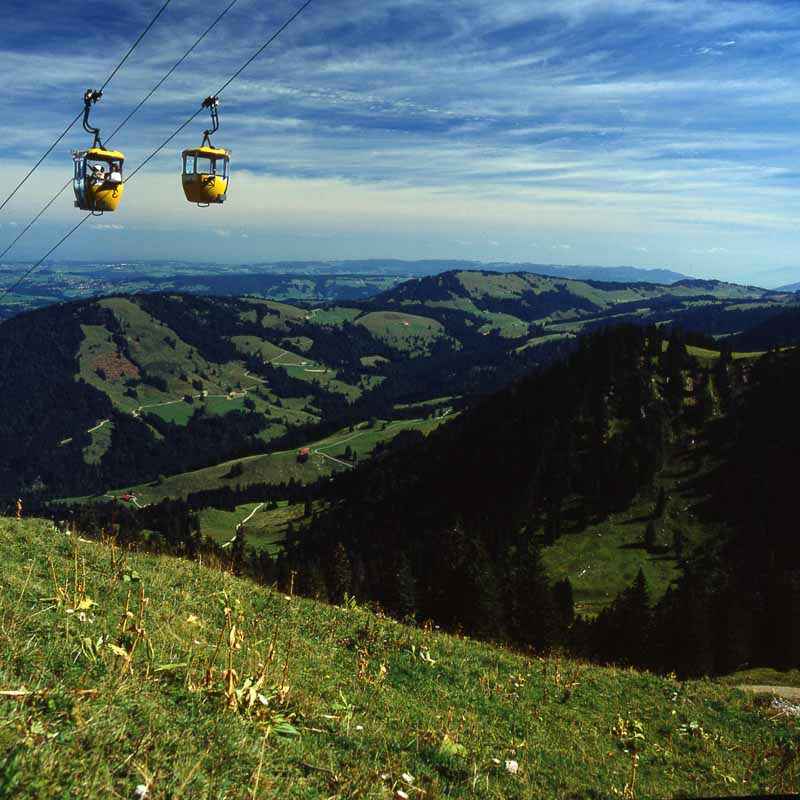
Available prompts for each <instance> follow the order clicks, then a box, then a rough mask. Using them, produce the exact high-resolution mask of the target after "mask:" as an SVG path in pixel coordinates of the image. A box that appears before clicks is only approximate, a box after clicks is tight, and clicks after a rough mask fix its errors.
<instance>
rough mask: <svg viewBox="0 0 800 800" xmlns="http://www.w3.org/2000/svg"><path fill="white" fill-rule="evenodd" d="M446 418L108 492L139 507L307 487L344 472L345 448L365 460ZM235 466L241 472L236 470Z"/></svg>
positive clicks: (402, 423)
mask: <svg viewBox="0 0 800 800" xmlns="http://www.w3.org/2000/svg"><path fill="white" fill-rule="evenodd" d="M448 418H449V417H445V416H440V417H435V418H431V419H412V420H398V421H397V422H388V421H386V420H376V421H375V422H374V424H372V425H370V424H369V423H362V424H361V425H359V426H358V427H357V428H355V429H354V430H353V431H352V432H351V431H349V430H341V431H337V432H336V433H334V434H332V435H331V436H327V437H326V438H324V439H320V440H319V441H316V442H311V443H309V444H308V448H309V450H310V451H311V453H310V455H309V458H308V460H307V461H304V462H300V461H298V459H297V449H292V450H284V451H281V452H275V453H262V454H260V455H255V456H246V457H245V458H237V459H233V460H231V461H225V462H223V463H221V464H216V465H214V466H213V467H206V468H205V469H199V470H194V471H192V472H184V473H181V474H179V475H169V476H167V477H165V478H164V479H163V480H162V481H161V482H160V483H157V484H154V483H146V484H140V485H139V486H134V487H129V488H128V489H119V490H114V491H112V492H110V494H120V493H121V492H123V491H131V492H133V493H134V494H135V495H136V497H137V500H138V501H139V502H140V503H142V504H145V503H158V502H160V501H161V500H164V499H166V498H180V497H183V498H185V497H186V495H187V494H189V493H190V492H196V491H199V490H201V489H216V488H220V487H223V486H231V487H233V486H236V485H237V484H239V485H242V486H244V485H246V484H249V483H269V484H279V483H288V482H289V481H290V480H295V481H297V482H298V483H301V484H306V483H313V482H314V481H316V480H317V479H318V478H319V477H321V476H323V475H331V474H333V473H334V472H341V471H342V470H346V469H348V468H349V467H348V463H355V462H344V458H345V451H346V448H348V447H349V448H350V451H351V453H353V454H355V457H356V460H361V461H363V460H364V459H365V458H368V457H369V456H370V454H371V453H372V451H373V450H374V449H375V446H376V445H377V444H378V443H379V442H389V441H391V440H392V439H393V438H394V437H395V436H397V435H398V434H399V433H401V432H402V431H409V430H418V431H421V432H422V433H425V434H427V433H430V432H431V431H433V430H435V429H436V428H437V427H438V426H439V425H441V424H442V423H443V422H445V421H446V420H447V419H448ZM239 465H240V466H241V471H239Z"/></svg>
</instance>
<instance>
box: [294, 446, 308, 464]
mask: <svg viewBox="0 0 800 800" xmlns="http://www.w3.org/2000/svg"><path fill="white" fill-rule="evenodd" d="M310 455H311V451H310V450H309V449H308V448H307V447H301V448H300V449H299V450H298V451H297V460H298V462H299V463H301V464H302V463H303V462H304V461H308V457H309V456H310Z"/></svg>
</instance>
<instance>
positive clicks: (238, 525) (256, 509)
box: [222, 503, 266, 547]
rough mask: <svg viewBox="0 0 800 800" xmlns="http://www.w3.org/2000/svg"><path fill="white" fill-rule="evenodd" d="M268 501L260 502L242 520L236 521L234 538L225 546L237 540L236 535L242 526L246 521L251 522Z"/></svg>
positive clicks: (225, 545)
mask: <svg viewBox="0 0 800 800" xmlns="http://www.w3.org/2000/svg"><path fill="white" fill-rule="evenodd" d="M265 505H266V503H259V504H258V505H257V506H256V507H255V508H254V509H253V510H252V511H251V512H250V513H249V514H248V515H247V516H246V517H245V518H244V519H243V520H242V521H241V522H238V523H236V530H235V531H234V533H233V538H232V539H230V540H229V541H227V542H225V544H223V545H222V546H223V547H229V546H230V545H232V544H233V543H234V542H235V541H236V537H237V536H238V535H239V529H240V528H242V527H243V526H244V525H245V524H246V523H248V522H250V520H251V519H252V518H253V516H254V515H255V514H257V513H258V512H259V511H261V509H262V508H264V506H265Z"/></svg>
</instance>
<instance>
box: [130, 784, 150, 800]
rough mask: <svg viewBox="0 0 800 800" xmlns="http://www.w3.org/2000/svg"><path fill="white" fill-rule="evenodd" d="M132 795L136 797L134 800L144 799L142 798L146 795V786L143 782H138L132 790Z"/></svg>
mask: <svg viewBox="0 0 800 800" xmlns="http://www.w3.org/2000/svg"><path fill="white" fill-rule="evenodd" d="M133 796H134V797H135V798H136V800H144V798H145V797H147V787H146V786H145V785H144V784H143V783H140V784H139V785H138V786H137V787H136V788H135V789H134V790H133Z"/></svg>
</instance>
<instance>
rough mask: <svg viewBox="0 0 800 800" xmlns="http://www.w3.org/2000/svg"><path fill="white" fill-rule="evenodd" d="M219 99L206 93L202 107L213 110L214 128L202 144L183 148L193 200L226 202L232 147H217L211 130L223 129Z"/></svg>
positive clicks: (187, 185) (185, 178) (188, 196)
mask: <svg viewBox="0 0 800 800" xmlns="http://www.w3.org/2000/svg"><path fill="white" fill-rule="evenodd" d="M218 106H219V99H218V98H217V97H206V99H205V100H203V105H202V108H207V109H209V110H210V112H211V128H210V129H209V130H207V131H205V132H204V133H203V142H202V144H201V145H200V147H190V148H188V149H187V150H184V151H183V154H182V155H183V173H182V174H181V182H182V183H183V193H184V194H185V195H186V199H187V200H188V201H189V202H190V203H197V205H199V206H209V205H211V203H224V202H225V198H226V196H227V191H228V180H229V177H228V164H229V163H230V160H231V154H230V152H229V151H228V150H223V149H222V148H220V147H214V146H213V145H212V144H211V134H212V133H215V132H216V131H218V130H219V112H218V111H217V107H218Z"/></svg>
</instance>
